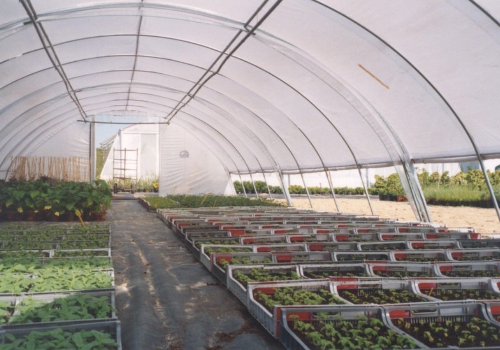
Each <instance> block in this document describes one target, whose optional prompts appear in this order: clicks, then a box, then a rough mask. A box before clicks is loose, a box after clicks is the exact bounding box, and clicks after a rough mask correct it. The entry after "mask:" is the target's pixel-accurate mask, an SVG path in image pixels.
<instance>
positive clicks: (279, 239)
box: [232, 235, 298, 244]
mask: <svg viewBox="0 0 500 350" xmlns="http://www.w3.org/2000/svg"><path fill="white" fill-rule="evenodd" d="M232 238H233V239H235V238H239V239H240V241H241V244H280V243H288V241H287V236H286V235H262V236H255V235H251V236H240V237H232ZM297 243H298V242H297Z"/></svg>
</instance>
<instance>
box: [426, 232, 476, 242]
mask: <svg viewBox="0 0 500 350" xmlns="http://www.w3.org/2000/svg"><path fill="white" fill-rule="evenodd" d="M480 238H481V234H479V233H472V232H441V231H439V232H436V233H426V234H424V240H445V241H456V240H464V239H465V240H476V239H480Z"/></svg>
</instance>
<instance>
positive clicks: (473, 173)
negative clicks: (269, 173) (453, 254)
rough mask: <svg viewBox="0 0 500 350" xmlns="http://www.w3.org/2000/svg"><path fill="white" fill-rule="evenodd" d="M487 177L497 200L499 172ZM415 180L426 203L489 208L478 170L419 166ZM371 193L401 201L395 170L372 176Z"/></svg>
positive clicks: (296, 189) (343, 190) (263, 189)
mask: <svg viewBox="0 0 500 350" xmlns="http://www.w3.org/2000/svg"><path fill="white" fill-rule="evenodd" d="M488 177H489V179H490V182H491V184H492V186H493V188H494V191H495V196H496V198H497V200H498V201H499V202H500V171H494V172H490V171H488ZM418 180H419V183H420V186H421V187H422V190H423V192H424V195H425V198H426V200H427V203H428V204H433V205H451V206H474V207H488V208H489V207H492V206H493V204H492V203H491V196H490V193H489V192H488V189H487V187H486V182H485V180H484V176H483V173H482V172H481V171H480V170H469V171H467V172H459V173H457V174H456V175H454V176H450V175H449V172H448V171H445V172H443V173H442V174H439V173H438V172H433V173H429V172H428V171H426V170H425V169H422V170H421V171H420V172H419V173H418ZM234 186H235V189H236V192H237V193H239V194H242V193H244V192H243V186H244V187H245V192H246V193H251V194H254V193H255V190H254V187H253V184H252V182H250V181H243V183H242V182H240V181H235V182H234ZM255 188H256V189H257V192H258V193H268V189H267V186H266V183H265V182H264V181H255ZM308 190H309V193H310V194H311V195H331V190H330V188H329V187H308ZM269 191H270V192H271V194H282V193H283V191H282V189H281V187H279V186H269ZM288 191H289V192H290V194H306V191H305V188H304V187H302V186H299V185H291V186H289V187H288ZM334 191H335V194H338V195H364V194H365V192H364V189H363V187H355V188H349V187H335V188H334ZM368 192H369V193H370V194H371V195H379V197H380V199H382V200H394V201H396V200H397V201H404V200H405V197H404V196H405V191H404V189H403V186H402V185H401V181H400V180H399V176H398V174H397V173H393V174H391V175H389V176H387V177H384V176H380V175H375V182H374V183H373V185H372V186H371V187H369V188H368Z"/></svg>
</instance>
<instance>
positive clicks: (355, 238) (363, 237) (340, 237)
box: [332, 233, 379, 242]
mask: <svg viewBox="0 0 500 350" xmlns="http://www.w3.org/2000/svg"><path fill="white" fill-rule="evenodd" d="M332 237H333V240H334V241H335V242H377V241H378V240H379V238H378V234H377V233H363V234H356V233H347V234H343V233H334V234H332Z"/></svg>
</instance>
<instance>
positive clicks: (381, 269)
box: [368, 262, 436, 278]
mask: <svg viewBox="0 0 500 350" xmlns="http://www.w3.org/2000/svg"><path fill="white" fill-rule="evenodd" d="M368 268H369V271H370V273H371V274H372V276H378V277H390V278H418V277H433V276H435V275H436V272H435V270H434V265H433V264H431V263H394V262H389V263H368Z"/></svg>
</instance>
